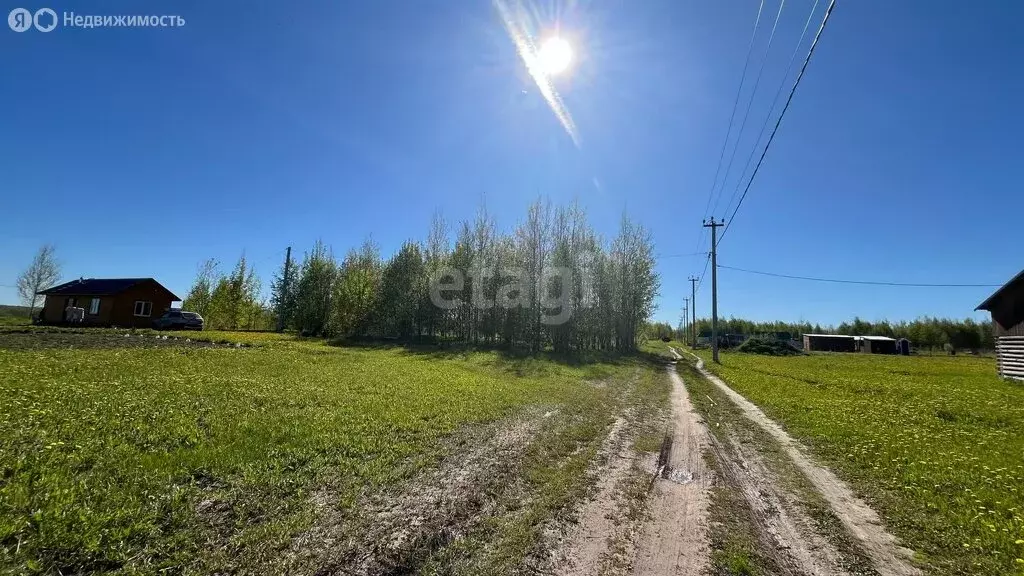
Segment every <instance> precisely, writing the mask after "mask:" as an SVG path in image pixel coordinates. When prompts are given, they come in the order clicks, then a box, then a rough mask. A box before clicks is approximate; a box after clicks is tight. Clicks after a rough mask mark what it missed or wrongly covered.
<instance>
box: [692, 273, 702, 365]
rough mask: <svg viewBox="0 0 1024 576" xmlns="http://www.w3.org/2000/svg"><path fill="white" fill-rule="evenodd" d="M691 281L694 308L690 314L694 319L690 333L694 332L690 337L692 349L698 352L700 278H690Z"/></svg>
mask: <svg viewBox="0 0 1024 576" xmlns="http://www.w3.org/2000/svg"><path fill="white" fill-rule="evenodd" d="M689 280H690V299H691V301H692V302H693V308H691V309H690V310H691V312H690V314H692V315H693V319H692V321H691V322H690V332H692V334H690V336H691V337H692V339H691V340H690V347H691V348H693V349H694V350H696V349H697V281H698V280H700V278H697V277H696V276H690V278H689Z"/></svg>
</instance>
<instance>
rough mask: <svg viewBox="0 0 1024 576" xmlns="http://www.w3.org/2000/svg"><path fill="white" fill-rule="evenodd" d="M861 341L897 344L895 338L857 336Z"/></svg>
mask: <svg viewBox="0 0 1024 576" xmlns="http://www.w3.org/2000/svg"><path fill="white" fill-rule="evenodd" d="M857 338H860V339H861V340H871V341H873V342H895V341H896V339H895V338H889V337H888V336H857Z"/></svg>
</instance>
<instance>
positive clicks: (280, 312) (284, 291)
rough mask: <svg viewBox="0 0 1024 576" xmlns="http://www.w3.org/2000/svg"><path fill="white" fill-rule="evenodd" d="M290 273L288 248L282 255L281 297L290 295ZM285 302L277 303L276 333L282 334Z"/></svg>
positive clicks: (290, 256)
mask: <svg viewBox="0 0 1024 576" xmlns="http://www.w3.org/2000/svg"><path fill="white" fill-rule="evenodd" d="M291 271H292V247H291V246H289V247H288V249H287V250H285V253H284V276H283V277H282V278H281V295H282V296H283V297H287V295H288V294H290V293H291V287H290V286H289V284H290V283H291V281H292V279H291ZM286 305H287V302H284V301H283V300H282V301H281V302H278V303H277V331H278V332H284V307H285V306H286Z"/></svg>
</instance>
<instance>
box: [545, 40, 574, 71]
mask: <svg viewBox="0 0 1024 576" xmlns="http://www.w3.org/2000/svg"><path fill="white" fill-rule="evenodd" d="M537 59H538V60H540V65H541V67H542V68H543V69H544V71H545V72H547V73H548V75H549V76H555V75H557V74H561V73H562V72H565V70H566V68H568V67H569V64H571V63H572V46H570V45H569V43H568V42H566V41H565V40H564V39H563V38H559V37H558V36H552V37H551V38H548V39H547V40H545V41H544V43H543V44H541V45H540V50H538V51H537Z"/></svg>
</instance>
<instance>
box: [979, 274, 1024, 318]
mask: <svg viewBox="0 0 1024 576" xmlns="http://www.w3.org/2000/svg"><path fill="white" fill-rule="evenodd" d="M1022 285H1024V270H1021V271H1020V273H1019V274H1017V275H1016V276H1014V277H1013V278H1010V281H1009V282H1007V283H1006V284H1003V287H1002V288H1000V289H999V290H996V291H995V292H994V293H993V294H992V295H991V296H989V297H988V298H987V299H986V300H985V301H984V302H982V303H981V304H978V307H977V308H975V310H988V311H989V312H991V311H992V306H993V305H995V303H996V302H997V301H998V300H999V298H1000V297H1001V296H1002V295H1003V294H1005V293H1006V292H1007V291H1009V290H1011V289H1013V288H1015V287H1018V286H1022Z"/></svg>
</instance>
